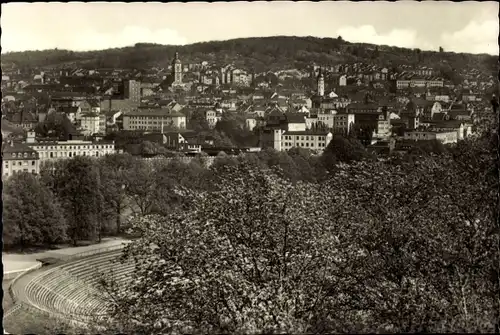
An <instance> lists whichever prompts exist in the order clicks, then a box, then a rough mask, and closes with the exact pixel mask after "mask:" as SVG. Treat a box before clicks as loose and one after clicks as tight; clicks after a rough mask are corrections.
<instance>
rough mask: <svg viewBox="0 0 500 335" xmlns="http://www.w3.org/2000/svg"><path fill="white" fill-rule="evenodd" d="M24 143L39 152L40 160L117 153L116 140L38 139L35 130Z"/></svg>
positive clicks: (29, 133)
mask: <svg viewBox="0 0 500 335" xmlns="http://www.w3.org/2000/svg"><path fill="white" fill-rule="evenodd" d="M24 144H25V145H26V146H28V147H29V148H30V149H32V150H34V151H36V152H37V153H38V155H39V159H40V162H44V161H49V160H57V159H67V158H71V157H76V156H90V157H101V156H104V155H107V154H114V153H116V149H115V143H114V141H97V142H94V141H82V140H69V141H49V140H36V139H35V133H34V132H28V136H27V138H26V142H25V143H24Z"/></svg>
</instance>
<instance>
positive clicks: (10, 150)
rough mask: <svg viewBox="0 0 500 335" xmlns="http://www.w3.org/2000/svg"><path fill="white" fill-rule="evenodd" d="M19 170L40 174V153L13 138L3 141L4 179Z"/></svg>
mask: <svg viewBox="0 0 500 335" xmlns="http://www.w3.org/2000/svg"><path fill="white" fill-rule="evenodd" d="M19 172H29V173H33V174H38V173H39V172H40V158H39V154H38V153H37V152H36V151H35V150H33V149H32V148H30V147H29V146H27V145H25V144H23V143H19V142H14V141H13V140H10V141H9V142H3V143H2V179H4V178H8V177H10V176H12V175H13V174H15V173H19Z"/></svg>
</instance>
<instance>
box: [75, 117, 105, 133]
mask: <svg viewBox="0 0 500 335" xmlns="http://www.w3.org/2000/svg"><path fill="white" fill-rule="evenodd" d="M80 127H81V129H82V133H83V134H84V135H86V136H89V135H93V134H98V133H100V130H101V126H100V117H99V115H97V114H93V113H88V114H83V115H82V118H81V119H80Z"/></svg>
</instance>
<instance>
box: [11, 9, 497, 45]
mask: <svg viewBox="0 0 500 335" xmlns="http://www.w3.org/2000/svg"><path fill="white" fill-rule="evenodd" d="M1 27H2V36H1V45H2V53H4V52H8V51H24V50H43V49H53V48H59V49H70V50H75V51H82V50H98V49H106V48H113V47H123V46H130V45H133V44H135V43H137V42H149V43H160V44H178V45H179V44H190V43H195V42H203V41H211V40H226V39H231V38H238V37H259V36H273V35H289V36H292V35H295V36H316V37H337V36H338V35H341V36H342V38H343V39H344V40H347V41H350V42H367V43H375V44H386V45H394V46H400V47H408V48H420V49H423V50H438V48H439V47H440V46H442V47H443V48H444V49H445V50H446V51H456V52H469V53H483V52H485V53H490V54H493V55H497V54H498V29H499V23H498V4H497V3H496V2H473V1H471V2H459V3H457V2H446V1H443V2H441V1H439V2H437V1H429V2H427V1H426V2H413V1H401V2H395V3H394V2H393V3H391V2H368V1H367V2H358V3H356V2H285V1H279V2H234V3H230V2H229V3H227V2H221V3H202V2H200V3H167V4H164V3H78V2H75V3H9V4H2V16H1Z"/></svg>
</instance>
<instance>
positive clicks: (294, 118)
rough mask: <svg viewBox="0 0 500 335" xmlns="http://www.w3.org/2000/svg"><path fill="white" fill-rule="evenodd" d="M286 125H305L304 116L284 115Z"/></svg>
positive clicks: (299, 114) (296, 114) (295, 114)
mask: <svg viewBox="0 0 500 335" xmlns="http://www.w3.org/2000/svg"><path fill="white" fill-rule="evenodd" d="M285 116H286V120H287V122H288V123H305V116H304V114H303V113H285Z"/></svg>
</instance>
